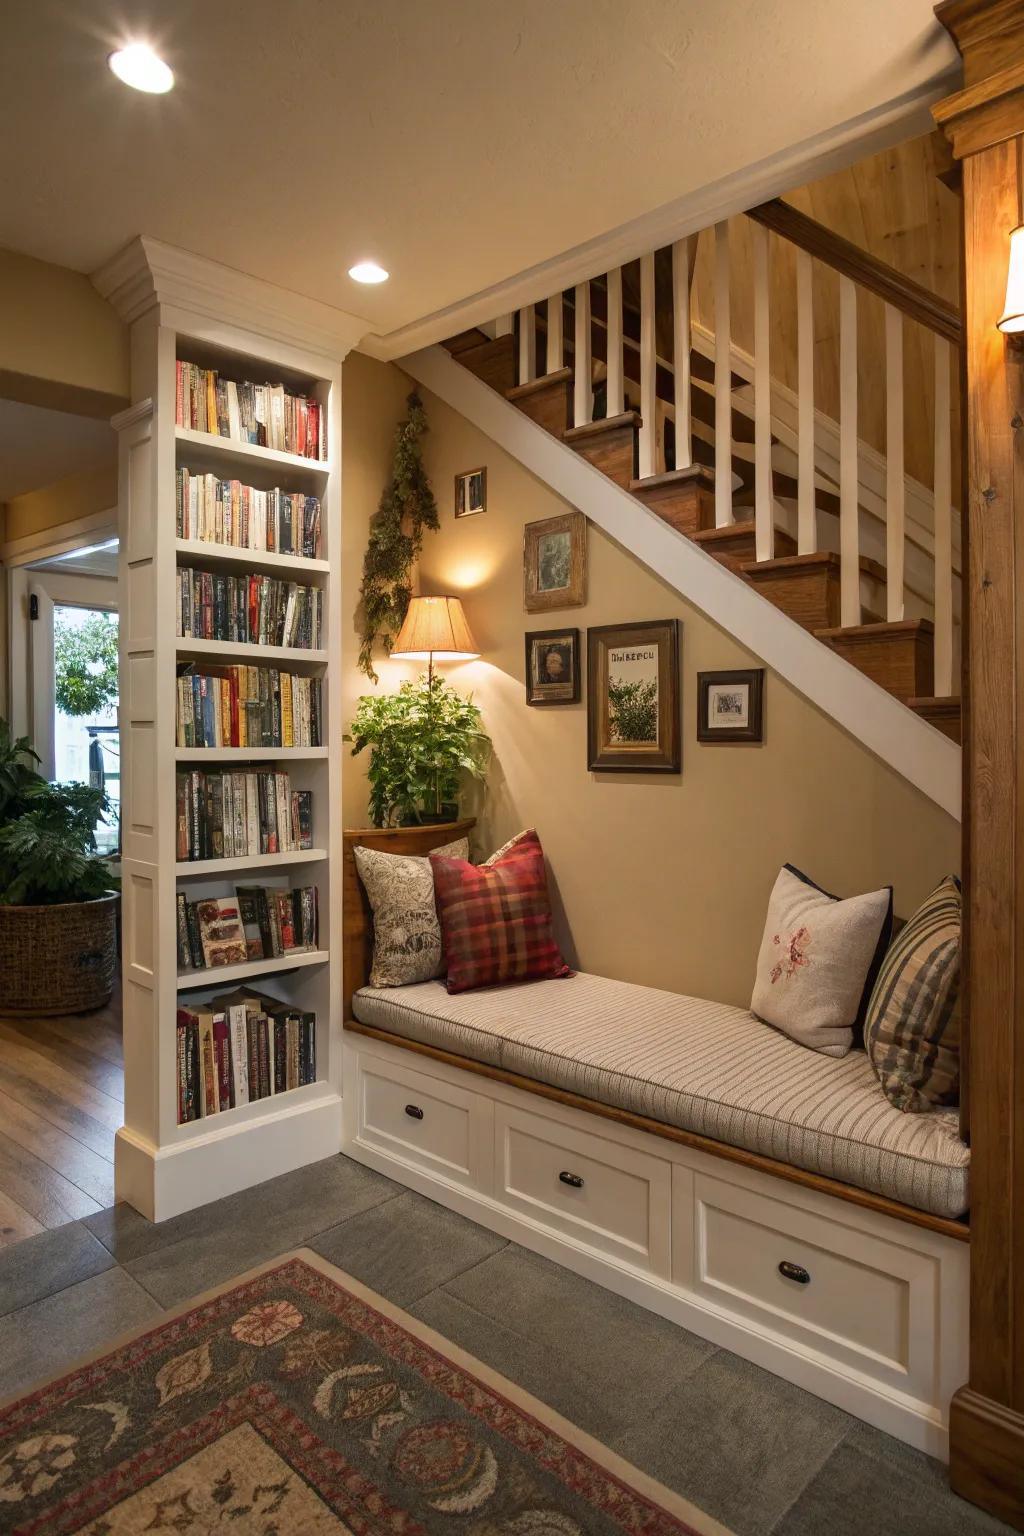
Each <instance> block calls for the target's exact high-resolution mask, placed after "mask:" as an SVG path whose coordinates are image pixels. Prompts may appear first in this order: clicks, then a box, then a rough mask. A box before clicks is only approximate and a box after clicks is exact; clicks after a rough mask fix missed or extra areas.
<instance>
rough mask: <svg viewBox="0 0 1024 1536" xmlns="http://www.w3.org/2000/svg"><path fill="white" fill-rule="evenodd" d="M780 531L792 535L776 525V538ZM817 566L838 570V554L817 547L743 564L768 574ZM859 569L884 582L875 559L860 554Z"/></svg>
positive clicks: (882, 568)
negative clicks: (805, 552)
mask: <svg viewBox="0 0 1024 1536" xmlns="http://www.w3.org/2000/svg"><path fill="white" fill-rule="evenodd" d="M780 533H783V534H784V536H785V537H786V538H791V537H792V535H790V534H788V533H785V530H784V529H780V528H779V527H778V526H776V529H775V534H776V538H777V537H778V535H779V534H780ZM817 566H828V567H829V568H831V569H833V570H836V571H838V570H839V568H840V561H839V556H838V555H837V554H836V553H835V551H834V550H830V549H819V550H815V551H814V552H813V553H812V554H809V555H798V554H793V555H778V556H776V558H775V559H774V560H753V561H751V562H749V565H748V566H745V567H744V569H745V570H748V571H751V572H752V571H763V572H765V573H766V574H770V573H771V571H772V570H778V571H779V572H780V573H782V572H789V571H798V570H801V569H814V568H815V567H817ZM860 570H861V575H862V576H870V577H872V578H873V579H874V580H875V581H879V582H882V583H883V584H884V582H885V567H884V566H883V565H879V563H878V561H877V560H872V559H870V558H869V557H868V556H867V555H861V557H860ZM879 622H881V621H879Z"/></svg>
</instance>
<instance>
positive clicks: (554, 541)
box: [523, 512, 587, 613]
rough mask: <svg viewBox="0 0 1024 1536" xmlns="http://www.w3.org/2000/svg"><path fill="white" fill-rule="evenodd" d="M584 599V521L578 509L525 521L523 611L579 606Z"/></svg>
mask: <svg viewBox="0 0 1024 1536" xmlns="http://www.w3.org/2000/svg"><path fill="white" fill-rule="evenodd" d="M586 600H587V520H586V518H585V517H584V516H583V513H582V512H566V513H565V514H564V516H562V517H546V518H544V519H543V520H542V521H541V522H539V523H527V525H526V528H525V530H524V535H523V602H524V603H525V606H526V611H527V613H545V612H546V611H547V610H548V609H550V608H580V607H582V605H583V604H584V603H585V602H586Z"/></svg>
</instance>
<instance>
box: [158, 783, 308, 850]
mask: <svg viewBox="0 0 1024 1536" xmlns="http://www.w3.org/2000/svg"><path fill="white" fill-rule="evenodd" d="M175 784H176V789H177V796H176V800H177V857H178V860H179V862H182V863H183V862H185V861H187V860H191V859H240V858H248V857H249V856H250V855H252V854H259V853H294V852H295V851H296V850H297V849H303V848H312V846H313V792H312V790H309V789H292V786H291V779H290V778H289V776H288V774H287V773H285V772H282V771H280V770H277V769H273V768H250V769H247V770H246V771H244V772H241V773H236V772H229V771H227V770H225V771H224V772H222V773H218V772H216V771H214V772H210V773H207V772H205V771H204V770H203V769H200V768H194V769H191V770H188V769H186V770H183V771H182V772H180V773H178V774H177V775H176V776H175Z"/></svg>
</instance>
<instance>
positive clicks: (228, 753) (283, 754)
mask: <svg viewBox="0 0 1024 1536" xmlns="http://www.w3.org/2000/svg"><path fill="white" fill-rule="evenodd" d="M326 756H327V748H326V747H175V749H174V761H175V762H176V763H238V764H239V765H240V766H241V765H243V764H244V765H248V764H250V763H302V762H322V761H323V760H324V758H326Z"/></svg>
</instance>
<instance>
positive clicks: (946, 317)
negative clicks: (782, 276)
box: [747, 197, 964, 347]
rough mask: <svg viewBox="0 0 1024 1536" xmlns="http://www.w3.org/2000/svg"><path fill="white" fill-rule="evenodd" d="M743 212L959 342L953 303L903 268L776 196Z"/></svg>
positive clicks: (958, 323)
mask: <svg viewBox="0 0 1024 1536" xmlns="http://www.w3.org/2000/svg"><path fill="white" fill-rule="evenodd" d="M747 217H748V218H751V219H754V220H756V222H757V223H758V224H764V225H765V226H766V227H767V228H768V229H772V230H774V231H775V233H776V234H777V235H781V236H782V238H783V239H784V240H788V241H789V242H790V243H791V244H792V245H797V246H799V247H800V249H801V250H802V251H807V252H808V253H809V254H810V255H811V256H816V257H818V259H819V260H820V261H823V262H825V264H826V265H827V266H830V267H833V268H834V269H835V270H836V271H837V272H841V273H843V275H844V276H846V277H850V278H852V279H853V281H854V282H855V283H859V284H860V286H861V287H862V288H867V289H869V290H870V292H872V293H876V294H877V295H878V297H879V298H880V299H884V300H885V302H886V304H891V305H892V306H893V308H894V309H899V310H902V312H903V313H904V314H905V315H909V316H910V318H911V320H916V321H917V322H918V324H920V325H924V326H927V328H928V329H929V330H930V331H934V332H935V333H936V334H937V335H939V336H944V337H945V338H946V340H947V341H951V342H953V344H954V346H957V347H960V346H962V345H963V339H964V327H963V320H962V318H961V316H960V313H959V311H958V310H957V309H955V308H954V306H953V305H952V304H947V302H946V300H945V299H940V298H939V297H938V295H937V294H934V293H930V292H929V290H928V289H927V288H923V287H922V286H921V284H920V283H915V282H914V280H913V278H912V277H904V275H903V273H902V272H897V271H896V270H895V268H894V267H890V266H887V265H886V263H885V262H884V261H879V260H878V258H877V256H869V255H868V253H867V252H866V251H862V250H861V249H860V246H857V245H854V244H853V242H852V241H851V240H845V239H844V238H843V236H842V235H837V234H835V233H834V232H833V231H832V230H831V229H826V228H825V226H824V224H819V223H818V222H817V220H816V219H811V218H808V216H807V215H806V214H805V213H801V212H800V210H799V209H798V208H791V207H790V205H789V204H788V203H784V202H783V201H782V199H781V198H778V197H776V198H773V199H772V201H771V202H770V203H761V204H760V205H759V206H758V207H757V208H748V209H747Z"/></svg>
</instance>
